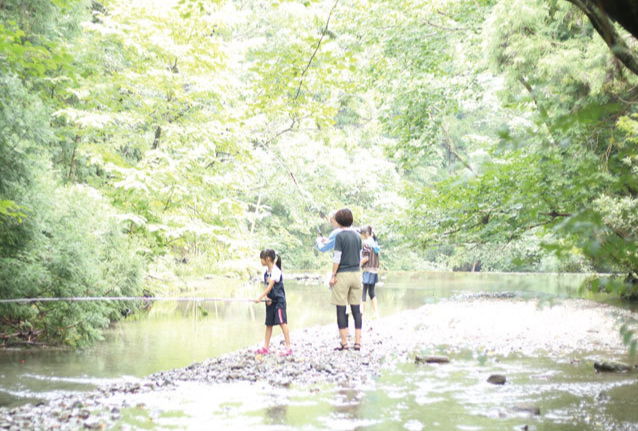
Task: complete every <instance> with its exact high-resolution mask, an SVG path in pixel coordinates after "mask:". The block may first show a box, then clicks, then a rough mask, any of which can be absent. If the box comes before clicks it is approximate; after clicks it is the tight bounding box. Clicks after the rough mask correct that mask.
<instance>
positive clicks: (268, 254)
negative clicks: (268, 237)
mask: <svg viewBox="0 0 638 431" xmlns="http://www.w3.org/2000/svg"><path fill="white" fill-rule="evenodd" d="M259 257H260V258H262V259H266V258H269V259H270V260H272V261H273V262H274V263H275V265H277V268H279V269H281V256H280V255H279V253H277V252H276V251H275V250H273V249H271V248H267V249H265V250H262V251H261V253H259Z"/></svg>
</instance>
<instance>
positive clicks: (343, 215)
mask: <svg viewBox="0 0 638 431" xmlns="http://www.w3.org/2000/svg"><path fill="white" fill-rule="evenodd" d="M335 221H336V222H337V224H338V225H339V227H340V228H341V229H342V231H341V232H339V233H338V234H337V236H336V237H335V247H334V255H333V258H332V278H331V279H330V286H331V287H332V298H331V301H330V302H331V303H332V304H334V305H336V307H337V326H338V327H339V336H340V337H341V346H340V347H337V348H336V349H335V350H347V349H348V340H347V335H348V316H347V315H346V308H347V304H348V303H350V309H351V310H352V317H353V318H354V329H355V331H354V334H355V343H354V350H361V327H362V326H363V322H362V317H361V310H360V304H361V295H362V293H363V286H362V285H361V249H362V243H361V236H360V235H359V233H358V232H356V231H355V230H354V229H351V228H350V227H351V226H352V222H353V217H352V211H350V210H349V209H348V208H343V209H340V210H339V211H337V213H336V214H335Z"/></svg>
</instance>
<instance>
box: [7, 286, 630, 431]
mask: <svg viewBox="0 0 638 431" xmlns="http://www.w3.org/2000/svg"><path fill="white" fill-rule="evenodd" d="M618 317H621V318H623V319H625V320H627V319H629V318H631V314H630V313H629V312H628V311H624V310H619V309H617V308H613V307H611V306H607V305H604V304H597V303H594V302H590V301H585V300H573V299H569V300H564V301H562V302H560V303H558V304H554V305H553V306H551V307H550V306H548V305H543V304H542V303H539V302H537V301H526V300H523V299H520V298H516V297H507V298H491V297H489V295H487V296H482V295H474V296H471V297H459V298H453V299H449V300H442V301H439V302H438V303H431V304H427V305H424V306H423V307H421V308H419V309H416V310H409V311H405V312H402V313H399V314H397V315H394V316H390V317H387V318H384V319H379V320H374V321H367V320H365V318H364V329H363V334H362V348H361V351H354V350H348V351H335V350H334V348H335V347H337V346H338V345H339V341H338V336H337V328H336V324H335V325H329V326H323V327H312V328H307V329H303V330H298V331H294V332H293V333H292V334H291V338H292V348H293V351H294V353H293V355H291V356H287V357H280V356H279V355H278V354H277V353H276V352H277V350H278V349H280V348H281V349H283V345H282V344H281V342H282V338H281V336H279V337H274V338H273V340H272V343H271V346H272V347H273V349H271V350H273V351H274V352H275V353H274V354H271V355H257V354H255V352H254V351H255V349H256V348H257V347H258V346H253V347H251V348H247V349H243V350H240V351H237V352H234V353H231V354H228V355H224V356H221V357H218V358H212V359H209V360H206V361H204V362H201V363H195V364H192V365H190V366H188V367H185V368H180V369H175V370H169V371H164V372H160V373H156V374H153V375H151V376H149V377H147V378H145V379H140V380H138V381H133V382H130V381H129V382H121V383H118V384H111V385H107V386H103V387H101V388H99V389H98V390H97V391H94V392H90V393H83V394H78V395H72V396H69V395H65V396H61V397H59V398H55V399H52V400H49V401H47V402H44V403H41V404H39V405H37V406H32V405H26V406H21V407H17V408H13V409H8V408H0V427H1V428H4V429H9V430H12V431H13V430H39V429H61V430H71V429H73V430H75V429H82V428H85V429H104V428H109V426H110V425H111V424H112V423H113V422H114V421H116V420H117V419H118V418H119V409H120V408H121V407H126V397H127V396H128V394H137V393H144V392H149V391H156V390H170V389H171V388H172V387H173V386H174V385H175V383H176V382H179V381H199V382H216V383H223V382H234V381H248V382H259V383H262V384H263V383H267V384H270V385H273V386H279V387H288V386H291V385H312V384H315V383H334V384H338V385H346V384H357V383H365V382H367V381H369V380H370V379H371V378H374V377H375V376H378V375H379V374H380V373H381V372H382V369H383V367H384V366H386V365H391V364H392V363H396V362H407V361H410V360H414V352H422V351H425V350H436V349H437V348H439V347H440V346H442V345H444V346H447V349H448V350H449V351H451V352H454V351H457V350H461V349H470V350H474V351H481V352H483V351H488V352H491V353H492V354H495V355H501V356H505V357H507V356H508V355H510V354H517V355H518V354H522V355H535V354H538V353H540V352H542V353H543V354H544V355H545V356H549V357H555V358H564V357H565V356H566V355H572V354H574V353H576V352H597V351H605V352H607V355H609V356H613V355H614V354H623V353H624V352H626V348H625V346H624V345H623V343H622V340H621V339H620V336H619V332H618V329H617V327H616V324H617V323H616V322H617V319H618ZM351 332H354V331H353V330H352V328H351ZM353 342H354V340H352V339H350V345H351V346H352V343H353ZM411 358H412V359H411ZM451 359H454V358H453V357H452V358H451ZM113 395H118V397H113ZM114 398H118V399H120V400H121V399H124V404H122V402H121V401H118V402H120V404H119V405H114V403H115V401H113V400H114ZM527 411H530V410H527ZM530 412H531V413H532V414H536V411H533V412H532V411H530Z"/></svg>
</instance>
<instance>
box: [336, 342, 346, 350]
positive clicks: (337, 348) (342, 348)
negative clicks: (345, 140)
mask: <svg viewBox="0 0 638 431" xmlns="http://www.w3.org/2000/svg"><path fill="white" fill-rule="evenodd" d="M348 349H349V347H348V343H345V344H343V343H341V347H335V350H338V351H342V350H348Z"/></svg>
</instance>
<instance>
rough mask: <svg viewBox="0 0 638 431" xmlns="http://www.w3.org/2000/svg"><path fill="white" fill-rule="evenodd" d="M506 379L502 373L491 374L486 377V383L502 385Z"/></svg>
mask: <svg viewBox="0 0 638 431" xmlns="http://www.w3.org/2000/svg"><path fill="white" fill-rule="evenodd" d="M506 381H507V379H506V378H505V376H504V375H502V374H492V375H491V376H489V377H488V378H487V383H491V384H493V385H504V384H505V382H506Z"/></svg>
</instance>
